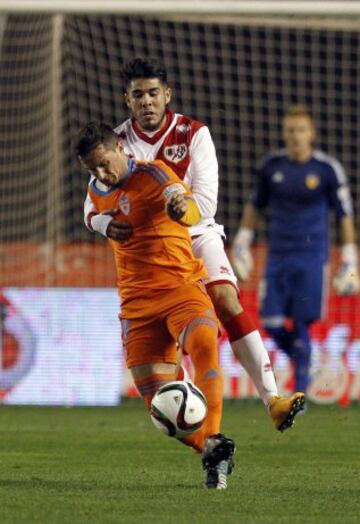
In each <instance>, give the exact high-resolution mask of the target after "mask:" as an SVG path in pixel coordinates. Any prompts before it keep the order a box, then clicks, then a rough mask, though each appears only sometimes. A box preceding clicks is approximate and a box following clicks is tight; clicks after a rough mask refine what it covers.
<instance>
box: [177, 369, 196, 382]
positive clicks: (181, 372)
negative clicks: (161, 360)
mask: <svg viewBox="0 0 360 524" xmlns="http://www.w3.org/2000/svg"><path fill="white" fill-rule="evenodd" d="M176 380H184V381H185V382H191V383H192V382H193V381H192V379H191V377H190V375H189V373H188V371H187V369H186V368H185V367H184V366H179V369H178V373H177V377H176Z"/></svg>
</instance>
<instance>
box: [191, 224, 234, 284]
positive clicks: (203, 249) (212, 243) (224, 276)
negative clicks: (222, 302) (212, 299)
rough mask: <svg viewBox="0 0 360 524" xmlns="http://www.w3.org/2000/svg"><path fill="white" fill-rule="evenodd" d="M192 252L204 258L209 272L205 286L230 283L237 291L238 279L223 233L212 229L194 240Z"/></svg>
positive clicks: (197, 256)
mask: <svg viewBox="0 0 360 524" xmlns="http://www.w3.org/2000/svg"><path fill="white" fill-rule="evenodd" d="M191 247H192V251H193V253H194V255H195V257H196V258H202V259H203V261H204V263H205V267H206V269H207V272H208V276H207V277H205V278H204V283H205V285H208V284H210V283H213V282H219V283H220V282H223V283H227V282H228V283H230V284H232V285H233V286H235V287H236V289H237V287H238V286H237V278H236V276H235V273H234V271H233V269H232V267H231V264H230V261H229V259H228V257H227V255H226V253H225V248H224V242H223V238H222V235H221V232H219V231H216V230H214V229H210V228H209V230H208V231H206V232H204V233H203V234H201V235H199V236H197V237H195V238H193V239H192V244H191Z"/></svg>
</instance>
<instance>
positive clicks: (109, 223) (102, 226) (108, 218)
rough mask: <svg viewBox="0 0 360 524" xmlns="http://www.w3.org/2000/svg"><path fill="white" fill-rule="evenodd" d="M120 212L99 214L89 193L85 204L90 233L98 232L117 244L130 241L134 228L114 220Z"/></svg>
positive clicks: (110, 211)
mask: <svg viewBox="0 0 360 524" xmlns="http://www.w3.org/2000/svg"><path fill="white" fill-rule="evenodd" d="M118 212H119V209H108V210H106V211H103V212H102V213H99V211H98V209H97V208H96V205H95V204H94V202H93V200H92V198H91V195H90V194H89V192H88V193H87V195H86V199H85V202H84V222H85V225H86V227H87V228H88V229H89V230H90V231H92V232H95V231H97V232H98V233H101V234H102V235H103V236H105V237H107V238H111V239H112V240H116V241H117V242H124V241H125V240H128V239H129V238H130V237H131V235H132V233H133V228H132V226H131V225H130V224H129V223H127V222H121V221H120V220H116V219H115V218H114V216H115V215H116V214H117V213H118Z"/></svg>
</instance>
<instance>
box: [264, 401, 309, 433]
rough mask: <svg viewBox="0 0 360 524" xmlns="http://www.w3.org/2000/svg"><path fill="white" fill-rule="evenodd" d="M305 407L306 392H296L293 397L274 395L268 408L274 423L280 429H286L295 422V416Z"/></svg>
mask: <svg viewBox="0 0 360 524" xmlns="http://www.w3.org/2000/svg"><path fill="white" fill-rule="evenodd" d="M304 407H305V394H304V393H301V392H297V393H294V394H293V395H291V397H278V396H276V397H273V398H272V399H270V402H269V405H268V408H269V414H270V417H271V418H272V421H273V424H274V426H275V428H276V429H278V430H279V431H285V430H286V429H288V428H291V426H292V425H293V424H294V418H295V417H296V415H297V414H298V413H299V412H300V411H302V410H303V409H304Z"/></svg>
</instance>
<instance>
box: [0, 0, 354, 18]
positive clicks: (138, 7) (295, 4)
mask: <svg viewBox="0 0 360 524" xmlns="http://www.w3.org/2000/svg"><path fill="white" fill-rule="evenodd" d="M0 13H34V14H35V13H37V14H50V13H52V14H56V13H63V14H84V13H86V14H88V15H90V14H96V15H106V14H110V15H113V14H114V15H115V14H117V15H128V14H131V15H148V14H151V15H157V16H159V15H174V14H175V15H178V14H186V15H189V16H191V15H194V14H195V15H196V14H201V15H213V14H216V15H220V16H223V15H226V14H228V15H241V16H242V15H255V16H260V17H263V16H266V15H272V16H277V15H280V16H283V15H285V16H287V15H290V16H291V15H305V16H319V15H321V16H334V17H338V16H354V15H358V16H359V15H360V5H359V3H358V2H357V1H356V0H353V1H351V0H350V1H349V0H342V1H339V2H334V1H333V2H328V1H323V0H318V1H314V2H312V1H310V0H303V1H297V0H262V1H260V0H252V1H250V2H249V1H247V0H223V1H221V2H219V1H218V0H195V1H194V0H181V2H179V1H178V0H156V1H152V0H122V1H121V2H119V1H118V0H102V1H101V2H99V1H98V0H74V1H73V0H52V1H51V2H48V0H2V1H1V3H0Z"/></svg>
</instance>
